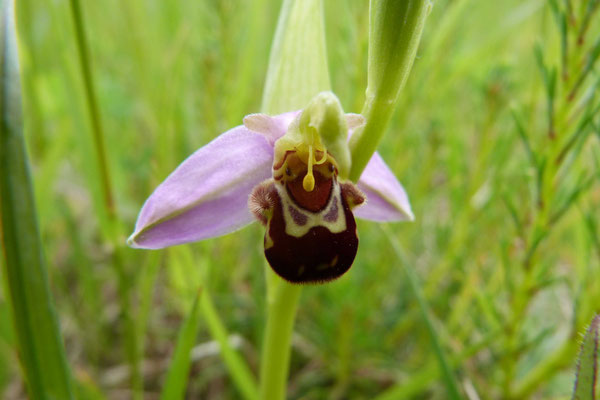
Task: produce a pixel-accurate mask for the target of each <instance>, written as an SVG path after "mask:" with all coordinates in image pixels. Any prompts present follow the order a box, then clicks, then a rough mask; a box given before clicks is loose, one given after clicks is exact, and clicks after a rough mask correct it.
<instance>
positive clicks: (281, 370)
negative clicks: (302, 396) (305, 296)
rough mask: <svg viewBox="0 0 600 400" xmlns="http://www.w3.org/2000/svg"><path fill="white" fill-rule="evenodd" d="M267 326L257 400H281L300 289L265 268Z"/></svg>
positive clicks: (287, 369) (283, 392) (283, 393)
mask: <svg viewBox="0 0 600 400" xmlns="http://www.w3.org/2000/svg"><path fill="white" fill-rule="evenodd" d="M265 269H266V273H267V277H268V278H267V312H268V317H267V326H266V330H265V338H264V343H263V351H262V357H261V364H260V398H261V399H262V400H280V399H285V390H286V381H287V376H288V372H289V364H290V353H291V337H292V330H293V328H294V320H295V317H296V309H297V307H298V299H299V298H300V292H301V289H302V286H299V285H291V284H289V283H287V282H286V281H284V280H282V279H281V278H279V277H277V276H275V273H274V272H273V271H271V268H269V267H268V266H267V267H266V268H265Z"/></svg>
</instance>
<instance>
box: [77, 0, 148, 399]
mask: <svg viewBox="0 0 600 400" xmlns="http://www.w3.org/2000/svg"><path fill="white" fill-rule="evenodd" d="M70 9H71V15H72V18H73V24H74V28H75V40H76V43H77V53H78V56H79V66H80V68H81V75H82V78H83V84H84V88H85V99H86V105H87V108H88V112H89V116H90V121H91V128H92V135H93V140H94V148H95V150H96V158H97V160H96V161H97V162H98V169H99V173H100V182H101V187H102V192H103V197H104V212H105V213H106V218H107V220H108V224H109V232H107V234H108V240H109V241H110V242H111V244H112V245H113V247H114V249H115V250H114V252H113V266H114V268H115V270H116V273H117V277H118V281H119V301H120V306H121V313H122V322H123V324H124V328H125V350H126V353H127V357H128V359H129V364H130V368H131V384H132V387H133V389H134V393H135V398H141V395H142V394H141V392H142V387H143V380H142V376H141V369H140V366H139V360H140V358H141V349H140V347H139V343H138V340H137V335H136V325H135V320H134V317H133V316H132V315H131V312H130V306H131V302H130V296H131V286H132V282H131V279H130V277H129V276H128V274H127V271H126V269H125V265H124V263H123V255H122V244H121V240H120V235H119V223H118V219H117V213H116V209H115V202H114V196H113V191H112V185H111V180H110V171H109V167H108V159H107V153H106V146H105V143H104V130H103V128H102V118H101V115H100V108H99V106H98V101H97V97H96V88H95V85H94V76H93V71H92V65H91V59H90V51H89V48H88V42H87V38H86V34H85V29H84V23H83V15H82V10H81V4H80V2H79V0H70Z"/></svg>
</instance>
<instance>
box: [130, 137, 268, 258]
mask: <svg viewBox="0 0 600 400" xmlns="http://www.w3.org/2000/svg"><path fill="white" fill-rule="evenodd" d="M272 163H273V147H272V146H271V145H270V144H269V143H268V142H267V141H266V140H265V138H264V137H263V136H261V135H258V134H256V133H254V132H251V131H249V130H248V129H246V128H245V127H243V126H238V127H236V128H233V129H231V130H229V131H227V132H225V133H224V134H222V135H220V136H219V137H217V138H216V139H214V140H213V141H212V142H210V143H208V144H207V145H206V146H203V147H202V148H200V149H199V150H197V151H196V152H195V153H194V154H192V155H191V156H190V157H188V158H187V159H186V160H185V161H184V162H183V163H182V164H180V165H179V167H177V169H176V170H175V171H173V173H171V175H169V176H168V177H167V179H166V180H165V181H164V182H163V183H161V184H160V185H159V186H158V188H156V190H155V191H154V193H152V195H151V196H150V198H148V200H146V203H145V204H144V206H143V207H142V210H141V211H140V215H139V216H138V220H137V223H136V226H135V232H134V233H133V234H132V235H131V237H130V238H129V240H128V241H127V242H128V244H129V245H130V246H132V247H138V248H147V249H158V248H163V247H167V246H173V245H176V244H181V243H187V242H194V241H198V240H202V239H206V238H210V237H215V236H220V235H224V234H226V233H229V232H233V231H235V230H237V229H239V228H241V227H243V226H245V225H247V224H249V223H250V222H252V221H253V220H254V218H253V217H252V215H251V214H250V211H249V210H248V206H247V203H248V196H249V194H250V192H251V191H252V188H253V187H254V186H256V185H257V184H258V183H260V182H262V181H263V180H265V179H267V178H269V177H270V176H271V166H272Z"/></svg>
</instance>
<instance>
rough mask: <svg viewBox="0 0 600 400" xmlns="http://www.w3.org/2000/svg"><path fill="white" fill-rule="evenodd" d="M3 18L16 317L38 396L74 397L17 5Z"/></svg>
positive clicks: (7, 213) (1, 210) (5, 221)
mask: <svg viewBox="0 0 600 400" xmlns="http://www.w3.org/2000/svg"><path fill="white" fill-rule="evenodd" d="M1 16H2V20H1V22H0V29H1V32H0V82H1V88H0V89H1V90H0V115H1V119H0V216H1V221H2V224H1V227H2V245H3V249H4V256H5V258H6V262H5V268H4V276H5V278H6V280H7V282H6V286H7V288H8V292H9V297H10V301H11V306H12V316H13V322H14V326H15V331H16V334H17V342H18V348H19V354H20V359H21V363H22V366H23V372H24V374H25V378H26V380H27V385H28V388H29V394H30V396H31V398H34V399H50V398H51V399H71V398H73V391H72V388H71V377H70V372H69V368H68V366H67V363H66V359H65V353H64V349H63V344H62V339H61V337H60V333H59V329H58V321H57V318H56V313H55V310H54V305H53V301H52V297H51V294H50V288H49V284H48V273H47V270H46V264H45V260H44V255H43V253H42V243H41V238H40V233H39V227H38V221H37V215H36V210H35V203H34V198H33V190H32V185H31V177H30V172H29V162H28V159H27V155H26V151H25V139H24V137H23V120H22V116H21V93H20V80H19V72H18V61H17V48H16V40H15V27H14V5H13V2H12V1H11V0H8V1H4V2H3V3H2V13H1Z"/></svg>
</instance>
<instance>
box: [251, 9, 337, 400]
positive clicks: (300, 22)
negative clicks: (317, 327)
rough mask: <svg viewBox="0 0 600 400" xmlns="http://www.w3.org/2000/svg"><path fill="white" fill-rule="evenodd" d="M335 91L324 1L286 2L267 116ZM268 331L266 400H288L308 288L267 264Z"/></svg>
mask: <svg viewBox="0 0 600 400" xmlns="http://www.w3.org/2000/svg"><path fill="white" fill-rule="evenodd" d="M328 90H330V83H329V71H328V69H327V54H326V50H325V28H324V21H323V5H322V3H321V0H285V1H284V2H283V5H282V8H281V12H280V15H279V21H278V23H277V30H276V32H275V39H274V41H273V47H272V48H271V56H270V59H269V69H268V71H267V78H266V82H265V91H264V94H263V102H262V112H264V113H266V114H269V115H277V114H281V113H284V112H286V111H290V110H299V109H301V108H303V107H304V106H306V104H308V102H309V101H310V100H311V99H312V98H313V96H315V95H316V94H317V93H319V92H322V91H328ZM265 266H266V267H265V273H266V280H267V308H268V310H267V315H268V316H267V326H266V329H265V336H264V341H263V351H262V357H261V366H260V394H261V399H274V400H279V399H284V398H285V390H286V382H287V376H288V372H289V359H290V351H291V346H290V345H291V343H290V339H291V335H292V329H293V326H294V319H295V317H296V307H297V304H298V298H299V297H300V291H301V289H302V286H300V285H292V284H289V283H287V282H286V281H284V280H283V279H281V278H279V277H278V276H277V275H276V274H275V273H274V272H273V271H272V270H271V268H269V267H268V265H267V264H266V263H265Z"/></svg>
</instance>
